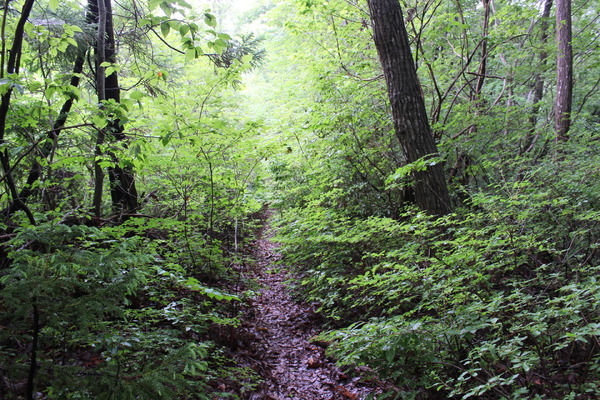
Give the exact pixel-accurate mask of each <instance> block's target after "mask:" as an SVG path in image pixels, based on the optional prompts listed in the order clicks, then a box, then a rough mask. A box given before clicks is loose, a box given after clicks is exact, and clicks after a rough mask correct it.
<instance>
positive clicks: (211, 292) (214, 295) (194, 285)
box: [185, 278, 241, 301]
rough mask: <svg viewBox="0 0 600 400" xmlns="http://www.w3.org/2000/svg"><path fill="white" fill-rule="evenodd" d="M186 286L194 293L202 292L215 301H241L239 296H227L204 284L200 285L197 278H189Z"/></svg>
mask: <svg viewBox="0 0 600 400" xmlns="http://www.w3.org/2000/svg"><path fill="white" fill-rule="evenodd" d="M185 285H186V286H187V287H188V288H189V289H191V290H193V291H197V292H200V293H202V294H204V295H206V296H208V297H209V298H211V299H215V300H217V301H222V300H225V301H232V300H236V301H241V300H240V298H239V297H238V296H235V295H233V294H227V293H225V292H222V291H220V290H218V289H215V288H210V287H207V286H204V285H203V284H201V283H200V281H198V279H195V278H188V280H187V281H186V282H185Z"/></svg>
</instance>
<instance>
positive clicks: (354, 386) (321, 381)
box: [236, 227, 380, 400]
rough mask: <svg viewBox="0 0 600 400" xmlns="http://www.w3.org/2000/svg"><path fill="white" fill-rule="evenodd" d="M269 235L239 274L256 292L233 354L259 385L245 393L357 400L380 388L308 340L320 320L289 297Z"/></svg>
mask: <svg viewBox="0 0 600 400" xmlns="http://www.w3.org/2000/svg"><path fill="white" fill-rule="evenodd" d="M270 237H272V233H271V232H270V231H269V229H268V227H265V228H264V229H263V232H262V235H261V237H260V238H259V239H258V240H257V242H256V244H255V250H254V251H255V259H256V265H255V266H254V267H253V268H250V269H249V270H246V271H245V272H244V273H245V275H247V277H248V278H250V279H255V280H256V281H257V283H258V284H259V286H260V294H259V295H258V296H256V297H255V298H254V299H253V300H251V301H250V302H249V303H248V305H247V309H246V310H245V316H244V317H243V321H242V326H241V328H240V332H239V335H240V337H243V338H245V339H244V340H243V342H244V346H243V347H242V348H239V349H238V350H237V352H236V358H237V359H238V362H239V363H240V364H241V365H244V366H248V367H251V368H253V369H254V370H256V371H257V372H258V373H259V374H260V375H261V376H262V378H263V383H262V385H261V386H260V387H259V388H258V390H255V391H254V392H253V393H249V394H246V395H245V397H244V398H245V399H251V400H259V399H260V400H284V399H286V400H289V399H296V400H348V399H350V400H358V399H364V398H366V397H367V395H368V394H369V393H379V392H380V390H379V389H376V388H374V387H373V385H372V384H369V383H367V382H363V381H361V378H360V376H357V375H356V374H354V373H353V374H352V375H350V374H346V373H344V372H342V371H341V370H340V368H339V367H337V366H336V365H335V364H334V363H333V362H332V361H331V360H329V359H327V358H326V356H325V350H324V349H323V348H322V347H320V346H318V345H316V344H314V343H311V342H310V341H309V340H310V338H311V337H313V336H314V335H316V334H317V333H318V331H319V317H318V315H316V314H315V312H314V310H312V309H311V307H310V306H309V305H306V304H300V303H298V302H296V301H295V300H293V299H292V298H291V296H290V288H289V286H288V284H286V281H289V280H290V279H291V278H293V272H292V271H290V270H289V269H288V268H286V267H282V266H281V265H278V264H275V262H276V261H278V260H279V259H280V255H279V254H278V253H277V245H276V244H274V243H272V242H271V241H270Z"/></svg>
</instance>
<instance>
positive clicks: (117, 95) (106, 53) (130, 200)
mask: <svg viewBox="0 0 600 400" xmlns="http://www.w3.org/2000/svg"><path fill="white" fill-rule="evenodd" d="M93 2H97V8H96V10H97V15H100V16H102V17H103V18H100V19H102V21H105V23H104V24H100V23H99V29H100V30H99V40H98V43H97V45H96V53H97V66H96V68H97V72H98V74H97V89H98V100H99V101H100V102H102V101H105V100H114V102H115V103H119V102H120V101H121V89H120V87H119V78H118V75H117V72H113V73H111V74H110V75H108V76H106V75H105V74H104V68H103V67H100V64H101V63H102V62H104V61H107V62H110V63H113V64H114V63H116V61H117V53H116V44H115V34H114V28H113V15H112V4H111V0H91V2H90V3H93ZM101 33H102V36H101V37H100V34H101ZM106 134H109V135H111V136H112V138H113V139H114V140H116V141H124V140H125V139H126V138H125V135H124V133H123V126H122V125H121V122H120V121H119V120H118V119H117V120H112V121H109V124H108V125H107V126H106V128H105V130H104V131H102V132H98V139H97V146H96V155H97V156H101V155H102V151H101V146H102V144H103V143H104V140H105V139H106V136H105V135H106ZM108 156H109V157H111V158H112V160H111V161H112V162H113V163H114V165H113V166H111V167H109V168H108V177H109V180H110V193H111V200H112V204H113V212H114V213H116V214H117V215H123V214H128V213H132V212H134V211H135V210H136V209H137V208H138V207H139V203H138V196H137V189H136V186H135V176H134V174H133V171H132V169H131V168H128V167H125V168H123V167H121V166H119V165H118V159H117V157H116V156H115V155H114V154H108ZM103 177H104V175H103V171H102V168H100V167H99V165H98V164H97V166H96V187H95V196H94V210H95V212H96V214H99V211H100V210H99V206H100V201H101V198H102V197H101V196H102V185H103V183H102V180H103Z"/></svg>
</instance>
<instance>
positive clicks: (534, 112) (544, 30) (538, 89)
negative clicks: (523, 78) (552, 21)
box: [522, 0, 553, 152]
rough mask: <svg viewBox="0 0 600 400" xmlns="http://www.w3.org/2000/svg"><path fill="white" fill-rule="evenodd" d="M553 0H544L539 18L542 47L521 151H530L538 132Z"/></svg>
mask: <svg viewBox="0 0 600 400" xmlns="http://www.w3.org/2000/svg"><path fill="white" fill-rule="evenodd" d="M552 1H553V0H545V2H544V10H543V11H542V16H541V18H540V42H541V45H542V49H541V51H540V54H539V61H540V63H539V68H538V69H537V70H536V72H535V83H534V86H533V99H532V108H531V115H530V116H529V124H530V125H531V126H530V128H529V132H528V134H527V136H526V138H525V146H523V149H522V152H528V151H531V150H532V149H533V147H534V145H535V142H536V141H537V137H538V134H536V124H537V120H538V112H539V109H540V101H541V100H542V97H543V95H544V74H543V71H544V70H545V69H546V63H547V60H548V50H547V49H546V44H547V43H548V18H549V17H550V9H551V8H552Z"/></svg>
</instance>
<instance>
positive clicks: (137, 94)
mask: <svg viewBox="0 0 600 400" xmlns="http://www.w3.org/2000/svg"><path fill="white" fill-rule="evenodd" d="M143 97H146V94H145V93H144V92H140V91H139V90H134V91H133V92H131V93H130V94H129V98H130V99H132V100H139V99H141V98H143Z"/></svg>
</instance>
